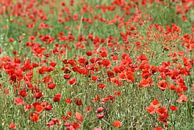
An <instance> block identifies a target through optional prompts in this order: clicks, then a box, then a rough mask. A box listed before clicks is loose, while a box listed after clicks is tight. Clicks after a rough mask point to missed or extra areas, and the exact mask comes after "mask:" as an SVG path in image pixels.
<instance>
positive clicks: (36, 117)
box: [30, 112, 39, 122]
mask: <svg viewBox="0 0 194 130" xmlns="http://www.w3.org/2000/svg"><path fill="white" fill-rule="evenodd" d="M30 120H31V121H32V122H38V120H39V114H38V113H36V112H33V113H30Z"/></svg>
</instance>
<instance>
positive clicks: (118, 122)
mask: <svg viewBox="0 0 194 130" xmlns="http://www.w3.org/2000/svg"><path fill="white" fill-rule="evenodd" d="M112 125H113V126H114V127H115V128H120V127H121V126H122V122H120V121H119V120H115V121H114V122H113V123H112Z"/></svg>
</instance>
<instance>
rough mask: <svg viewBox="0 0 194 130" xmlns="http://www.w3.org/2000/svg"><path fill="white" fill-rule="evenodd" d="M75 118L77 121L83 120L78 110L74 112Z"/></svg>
mask: <svg viewBox="0 0 194 130" xmlns="http://www.w3.org/2000/svg"><path fill="white" fill-rule="evenodd" d="M75 118H76V119H77V120H78V121H80V122H82V121H83V116H82V114H81V113H79V112H76V113H75Z"/></svg>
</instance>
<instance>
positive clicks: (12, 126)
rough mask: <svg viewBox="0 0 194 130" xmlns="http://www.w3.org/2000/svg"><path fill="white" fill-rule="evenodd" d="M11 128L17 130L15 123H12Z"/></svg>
mask: <svg viewBox="0 0 194 130" xmlns="http://www.w3.org/2000/svg"><path fill="white" fill-rule="evenodd" d="M9 128H10V129H13V130H15V129H16V125H15V123H13V122H12V123H10V124H9Z"/></svg>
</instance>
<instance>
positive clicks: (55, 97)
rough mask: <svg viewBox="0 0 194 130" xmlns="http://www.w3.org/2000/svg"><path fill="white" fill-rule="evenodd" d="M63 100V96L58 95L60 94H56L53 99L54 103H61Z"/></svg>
mask: <svg viewBox="0 0 194 130" xmlns="http://www.w3.org/2000/svg"><path fill="white" fill-rule="evenodd" d="M60 100H61V94H60V93H58V94H55V96H54V97H53V101H54V102H60Z"/></svg>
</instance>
